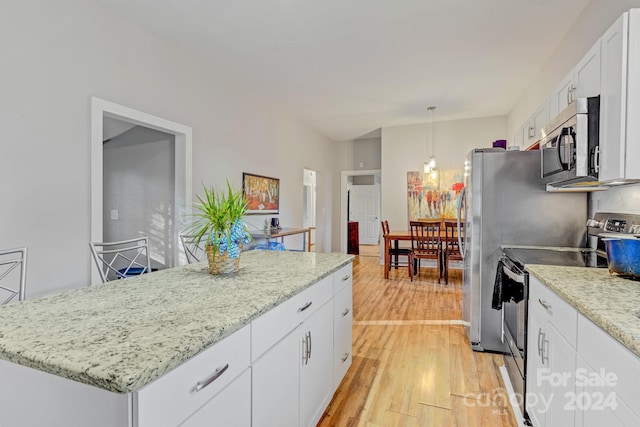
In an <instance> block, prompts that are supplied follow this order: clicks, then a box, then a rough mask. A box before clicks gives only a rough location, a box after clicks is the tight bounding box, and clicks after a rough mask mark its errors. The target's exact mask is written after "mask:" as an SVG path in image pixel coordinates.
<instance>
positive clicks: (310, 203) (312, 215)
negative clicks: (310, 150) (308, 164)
mask: <svg viewBox="0 0 640 427" xmlns="http://www.w3.org/2000/svg"><path fill="white" fill-rule="evenodd" d="M303 173H304V176H303V191H304V192H303V195H302V204H303V205H302V227H303V228H310V229H311V233H310V239H311V240H310V247H311V252H315V250H316V178H317V177H316V171H314V170H311V169H306V168H305V169H304V171H303Z"/></svg>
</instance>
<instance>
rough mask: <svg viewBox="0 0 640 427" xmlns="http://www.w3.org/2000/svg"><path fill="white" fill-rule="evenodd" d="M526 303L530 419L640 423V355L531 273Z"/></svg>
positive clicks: (596, 426)
mask: <svg viewBox="0 0 640 427" xmlns="http://www.w3.org/2000/svg"><path fill="white" fill-rule="evenodd" d="M528 304H529V320H528V322H529V323H528V341H527V408H526V409H527V413H528V414H529V417H530V418H531V422H532V424H533V425H534V426H535V427H539V426H550V427H555V426H580V427H602V426H606V427H615V426H621V427H622V426H640V399H638V398H637V390H638V384H640V358H639V357H637V356H636V355H635V354H633V353H632V352H631V351H629V350H628V349H627V348H625V347H624V346H623V345H622V344H620V343H619V342H618V341H616V340H615V339H614V338H612V337H611V335H609V334H608V333H606V332H605V331H604V330H602V329H601V328H600V327H598V326H596V325H595V324H594V323H593V322H592V321H590V320H589V319H587V318H586V317H585V316H583V315H582V314H580V313H578V311H577V310H576V309H575V308H574V307H572V306H570V305H569V304H568V303H567V302H566V301H564V300H563V299H562V298H560V297H559V296H558V295H557V294H555V293H554V292H553V291H551V290H550V289H549V288H548V287H546V286H545V285H543V284H542V283H541V282H540V281H539V280H537V279H536V278H535V277H533V276H530V279H529V302H528Z"/></svg>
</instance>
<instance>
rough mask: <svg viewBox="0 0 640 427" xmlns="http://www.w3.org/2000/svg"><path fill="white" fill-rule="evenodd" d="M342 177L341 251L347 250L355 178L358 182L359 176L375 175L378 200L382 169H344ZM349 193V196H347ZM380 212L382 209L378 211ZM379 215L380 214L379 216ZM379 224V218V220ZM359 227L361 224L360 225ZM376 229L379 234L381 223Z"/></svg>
mask: <svg viewBox="0 0 640 427" xmlns="http://www.w3.org/2000/svg"><path fill="white" fill-rule="evenodd" d="M340 175H341V177H340V252H342V253H346V252H347V222H348V220H349V219H350V218H348V213H349V212H348V209H349V204H350V202H351V196H350V193H351V191H350V190H351V189H352V188H353V182H354V179H355V180H356V182H357V181H358V177H363V176H367V175H370V176H373V180H374V181H373V183H374V184H377V185H378V190H377V191H378V200H381V198H380V182H381V174H380V169H371V170H352V171H342V172H341V174H340ZM347 195H349V197H348V196H347ZM378 209H380V207H379V208H378ZM378 212H380V211H378ZM378 217H379V216H378ZM377 221H378V224H379V221H380V220H379V219H378V220H377ZM358 227H359V226H358ZM375 230H376V231H373V230H372V231H373V232H374V233H376V234H378V235H379V231H380V227H379V225H378V226H376V228H375Z"/></svg>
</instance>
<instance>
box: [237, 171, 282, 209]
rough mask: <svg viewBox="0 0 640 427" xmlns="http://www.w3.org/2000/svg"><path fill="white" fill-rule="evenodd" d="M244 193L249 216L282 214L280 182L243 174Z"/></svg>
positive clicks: (265, 177) (274, 179)
mask: <svg viewBox="0 0 640 427" xmlns="http://www.w3.org/2000/svg"><path fill="white" fill-rule="evenodd" d="M242 191H243V193H244V197H245V198H246V199H247V204H248V210H247V214H277V213H280V180H279V179H278V178H270V177H268V176H261V175H254V174H251V173H247V172H243V173H242Z"/></svg>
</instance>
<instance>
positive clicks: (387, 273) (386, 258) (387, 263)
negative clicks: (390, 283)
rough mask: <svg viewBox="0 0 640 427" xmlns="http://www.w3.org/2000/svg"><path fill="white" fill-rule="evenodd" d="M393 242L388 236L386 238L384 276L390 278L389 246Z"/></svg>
mask: <svg viewBox="0 0 640 427" xmlns="http://www.w3.org/2000/svg"><path fill="white" fill-rule="evenodd" d="M390 247H391V242H390V241H389V239H387V238H386V237H385V238H384V278H385V279H388V278H389V248H390Z"/></svg>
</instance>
